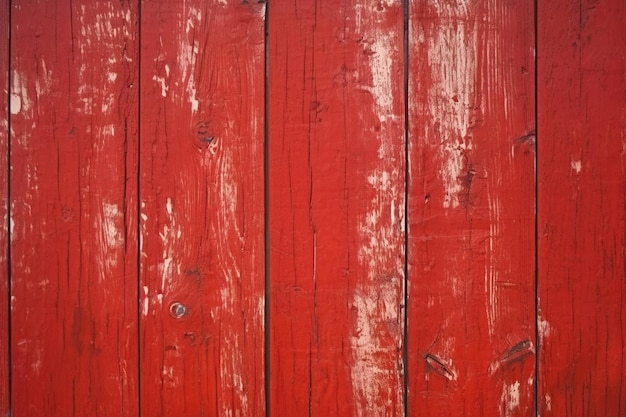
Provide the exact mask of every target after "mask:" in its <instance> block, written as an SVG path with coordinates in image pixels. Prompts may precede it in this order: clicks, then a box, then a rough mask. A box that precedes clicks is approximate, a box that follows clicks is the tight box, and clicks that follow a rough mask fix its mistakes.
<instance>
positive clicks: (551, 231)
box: [537, 0, 626, 417]
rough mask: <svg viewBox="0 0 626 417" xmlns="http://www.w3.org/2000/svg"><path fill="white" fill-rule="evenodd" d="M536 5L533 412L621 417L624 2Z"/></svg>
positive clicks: (625, 389) (624, 381)
mask: <svg viewBox="0 0 626 417" xmlns="http://www.w3.org/2000/svg"><path fill="white" fill-rule="evenodd" d="M538 4H539V8H538V20H539V23H540V26H539V34H538V41H539V43H538V47H539V54H538V70H539V72H538V80H537V85H538V87H539V90H538V91H539V94H538V99H539V101H538V108H539V115H538V118H539V120H538V123H539V130H538V133H539V141H538V145H539V149H538V157H539V161H538V174H539V184H538V187H539V188H538V192H539V197H538V199H539V220H538V221H539V230H538V232H539V300H540V304H539V307H540V311H539V328H540V334H541V335H542V339H541V344H542V350H541V355H540V362H539V366H540V378H539V381H540V386H539V412H540V414H541V416H542V417H545V416H564V415H565V416H568V417H570V416H571V417H578V416H618V415H626V361H625V353H626V350H625V349H626V309H625V308H624V302H625V300H626V281H625V280H624V277H625V276H626V264H625V252H624V251H625V249H624V244H625V228H624V220H625V213H626V204H625V200H624V192H625V190H626V174H625V168H626V151H625V150H626V146H625V144H626V142H625V141H626V137H625V130H624V127H625V126H626V106H625V103H626V78H625V75H626V66H625V61H624V59H625V57H626V43H625V42H624V27H626V3H624V2H623V1H621V0H600V1H594V2H588V1H576V2H569V1H551V2H539V3H538Z"/></svg>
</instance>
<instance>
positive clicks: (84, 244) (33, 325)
mask: <svg viewBox="0 0 626 417" xmlns="http://www.w3.org/2000/svg"><path fill="white" fill-rule="evenodd" d="M11 13H12V15H11V24H12V26H11V51H12V56H11V139H10V140H11V196H10V198H11V230H12V233H11V248H12V258H11V261H12V263H11V273H12V288H11V297H12V315H11V317H12V323H11V324H12V326H11V329H12V361H13V362H12V363H13V370H12V393H13V398H12V415H13V416H16V417H27V416H28V417H37V416H47V417H49V416H72V415H82V416H88V415H90V416H95V415H99V416H136V415H137V402H138V401H137V342H136V341H137V325H136V317H137V309H136V306H137V301H136V300H137V294H136V288H137V267H136V265H137V245H136V241H137V236H136V233H135V231H136V230H137V223H136V218H137V212H136V205H137V201H136V193H137V190H136V178H137V172H136V158H137V155H136V147H137V141H136V133H137V130H136V129H137V111H138V106H137V79H136V72H135V68H136V67H135V62H136V60H137V56H136V54H137V4H136V3H132V2H131V3H129V2H124V1H122V2H115V3H110V2H105V1H87V0H85V1H79V0H72V1H69V0H68V1H56V2H39V1H27V0H24V1H19V0H16V1H13V2H12V10H11Z"/></svg>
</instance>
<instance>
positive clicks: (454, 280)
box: [407, 0, 535, 417]
mask: <svg viewBox="0 0 626 417" xmlns="http://www.w3.org/2000/svg"><path fill="white" fill-rule="evenodd" d="M533 47H534V39H533V5H532V2H521V1H520V2H502V1H499V0H482V1H473V2H467V1H459V2H448V1H431V2H424V1H418V0H413V1H410V2H409V93H408V97H409V103H408V105H409V107H408V109H409V110H408V111H409V112H408V115H409V155H408V156H409V202H408V204H409V211H408V231H409V242H408V264H409V274H408V287H409V291H408V314H409V317H408V328H407V332H408V375H409V399H408V407H409V415H411V416H452V415H458V416H469V415H481V416H501V417H504V416H507V417H508V416H530V415H533V414H534V405H533V388H534V373H535V372H534V371H535V356H534V353H535V325H534V322H535V297H534V285H535V277H534V243H535V242H534V240H535V239H534V237H535V236H534V183H535V179H534V159H535V155H534V149H533V147H534V132H533V131H534V130H535V129H534V56H533Z"/></svg>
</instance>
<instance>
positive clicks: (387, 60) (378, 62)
mask: <svg viewBox="0 0 626 417" xmlns="http://www.w3.org/2000/svg"><path fill="white" fill-rule="evenodd" d="M395 35H396V34H395V32H393V33H391V34H387V33H378V34H377V35H376V39H375V40H374V43H373V44H372V46H371V48H372V52H373V55H372V56H371V58H370V68H371V71H372V83H373V85H372V86H371V87H370V88H367V90H368V91H369V92H370V93H372V96H373V97H374V102H375V103H376V114H377V115H378V118H379V120H380V122H381V123H382V122H385V121H387V119H388V118H394V117H395V114H394V111H393V103H394V100H393V83H392V80H391V77H392V74H391V69H392V68H393V61H392V59H391V57H392V54H395V53H396V52H397V51H396V49H397V47H398V45H397V41H396V36H395Z"/></svg>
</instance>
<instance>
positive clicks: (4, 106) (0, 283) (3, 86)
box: [0, 1, 9, 415]
mask: <svg viewBox="0 0 626 417" xmlns="http://www.w3.org/2000/svg"><path fill="white" fill-rule="evenodd" d="M0 33H2V34H4V35H2V36H0V415H7V413H8V411H9V269H8V268H9V265H8V261H9V258H8V256H9V254H8V246H9V245H8V243H9V242H8V239H9V233H8V232H9V229H8V225H9V222H8V220H9V218H8V217H9V216H8V213H7V211H8V210H7V208H8V191H9V190H8V175H9V167H8V156H9V154H8V152H9V149H8V143H9V95H8V91H9V2H6V1H5V2H2V3H0Z"/></svg>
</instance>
